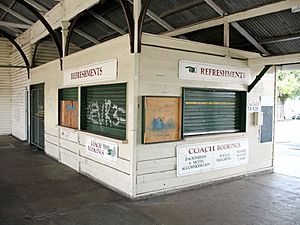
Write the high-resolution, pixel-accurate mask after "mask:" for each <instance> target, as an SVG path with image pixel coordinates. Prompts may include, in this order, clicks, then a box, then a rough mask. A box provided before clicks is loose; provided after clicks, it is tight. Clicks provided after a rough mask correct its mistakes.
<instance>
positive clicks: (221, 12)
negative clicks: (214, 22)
mask: <svg viewBox="0 0 300 225" xmlns="http://www.w3.org/2000/svg"><path fill="white" fill-rule="evenodd" d="M205 2H206V3H207V4H208V5H209V6H210V7H212V8H213V9H214V10H215V11H216V12H217V13H218V14H219V15H220V16H224V15H227V12H225V11H224V10H223V9H221V8H220V7H219V6H218V5H217V4H216V3H215V2H214V1H213V0H205ZM225 24H227V22H225V23H224V27H225ZM231 25H232V26H233V27H234V28H235V29H236V30H237V31H238V32H239V33H240V34H241V35H242V36H244V37H245V38H246V39H247V40H248V41H249V42H250V43H251V44H252V45H254V46H255V47H256V48H257V49H258V50H259V51H260V52H261V53H263V54H266V55H270V53H269V52H268V51H267V50H266V49H265V48H264V47H263V46H262V45H261V44H260V43H258V42H257V40H255V38H254V37H252V36H251V35H250V34H249V33H248V31H246V30H245V29H244V28H243V27H241V25H240V24H239V23H238V22H232V23H231ZM227 41H229V40H227ZM228 47H229V45H228Z"/></svg>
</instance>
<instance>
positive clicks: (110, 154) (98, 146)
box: [86, 137, 119, 163]
mask: <svg viewBox="0 0 300 225" xmlns="http://www.w3.org/2000/svg"><path fill="white" fill-rule="evenodd" d="M118 148H119V146H118V144H116V143H112V142H108V141H102V140H99V139H96V138H91V137H87V138H86V151H87V153H88V154H91V155H94V156H97V157H100V158H102V159H104V160H107V161H110V162H113V163H117V162H118Z"/></svg>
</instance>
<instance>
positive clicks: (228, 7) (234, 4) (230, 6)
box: [214, 0, 282, 14]
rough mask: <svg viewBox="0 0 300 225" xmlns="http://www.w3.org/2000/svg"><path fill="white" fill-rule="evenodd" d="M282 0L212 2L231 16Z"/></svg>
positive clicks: (216, 0) (220, 0)
mask: <svg viewBox="0 0 300 225" xmlns="http://www.w3.org/2000/svg"><path fill="white" fill-rule="evenodd" d="M279 1H282V0H214V2H215V3H216V4H217V5H218V6H219V7H220V8H221V9H222V10H224V11H225V12H227V13H229V14H232V13H237V12H241V11H245V10H248V9H253V8H256V7H259V6H263V5H267V4H271V3H275V2H279Z"/></svg>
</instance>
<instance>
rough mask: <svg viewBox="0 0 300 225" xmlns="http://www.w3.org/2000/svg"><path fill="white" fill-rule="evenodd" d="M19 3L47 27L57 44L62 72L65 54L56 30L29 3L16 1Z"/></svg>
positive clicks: (20, 0)
mask: <svg viewBox="0 0 300 225" xmlns="http://www.w3.org/2000/svg"><path fill="white" fill-rule="evenodd" d="M16 1H17V2H18V3H20V4H22V5H23V6H24V7H25V8H27V9H28V10H29V11H31V12H32V13H33V14H34V15H35V16H36V17H37V18H38V19H39V20H40V21H41V22H42V23H43V25H44V26H45V28H46V29H47V30H48V32H49V34H50V36H51V37H52V39H53V41H54V42H55V45H56V48H57V51H58V54H59V58H60V68H61V70H62V57H63V52H62V46H61V43H60V41H59V39H58V37H57V36H56V34H55V32H54V30H53V29H52V27H51V26H50V24H49V23H48V22H47V20H46V19H45V18H44V17H43V15H42V14H40V13H39V11H37V10H36V9H35V8H34V7H33V6H32V5H30V4H29V3H27V2H25V1H24V0H16Z"/></svg>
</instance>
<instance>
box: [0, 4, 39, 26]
mask: <svg viewBox="0 0 300 225" xmlns="http://www.w3.org/2000/svg"><path fill="white" fill-rule="evenodd" d="M0 7H1V9H3V10H4V11H6V12H8V13H10V14H11V15H13V16H14V17H16V18H18V19H19V20H22V21H23V22H24V23H27V24H30V25H33V22H32V21H31V20H29V19H27V18H26V17H25V16H23V15H21V14H20V13H18V12H16V11H14V10H12V9H11V8H9V7H7V6H6V5H4V4H2V3H0Z"/></svg>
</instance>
